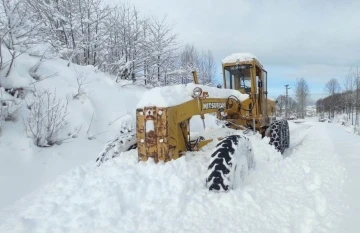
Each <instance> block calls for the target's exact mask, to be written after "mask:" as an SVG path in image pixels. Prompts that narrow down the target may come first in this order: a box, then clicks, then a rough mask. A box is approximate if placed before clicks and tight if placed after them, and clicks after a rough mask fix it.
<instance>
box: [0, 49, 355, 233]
mask: <svg viewBox="0 0 360 233" xmlns="http://www.w3.org/2000/svg"><path fill="white" fill-rule="evenodd" d="M5 55H6V54H5ZM5 58H6V56H5ZM37 62H38V58H36V57H32V56H28V55H26V54H23V55H21V56H19V57H18V58H17V62H16V64H15V69H14V73H12V74H11V76H10V77H12V78H11V79H6V78H4V77H3V76H1V78H0V79H1V80H0V83H1V84H2V85H4V86H5V87H6V88H8V87H20V86H22V85H25V84H29V83H32V82H34V80H33V79H32V77H31V76H29V75H28V71H29V70H30V69H31V67H33V66H34V65H35V64H37ZM19 64H20V65H19ZM54 73H56V74H57V75H56V76H54V77H52V78H48V79H45V80H43V81H41V82H38V83H36V90H50V91H51V90H54V89H55V87H56V93H57V95H58V97H59V98H62V99H66V98H67V99H68V101H69V106H68V111H69V115H68V118H67V120H68V122H69V124H68V127H67V128H66V130H65V134H67V133H74V132H78V133H77V134H76V137H74V138H71V139H69V140H67V141H66V142H65V143H63V144H61V145H55V146H53V147H49V148H39V147H36V146H35V145H34V144H33V141H32V140H31V139H30V138H28V137H27V136H26V134H25V130H24V126H23V122H22V118H23V117H24V118H26V117H27V115H28V113H29V110H28V109H27V107H26V104H25V103H22V107H21V108H20V109H19V111H18V112H17V113H16V117H15V120H14V121H9V122H4V123H3V124H2V129H1V131H2V132H1V136H0V190H1V192H0V232H1V233H3V232H4V233H7V232H11V233H16V232H37V233H41V232H284V233H285V232H294V233H308V232H316V233H318V232H319V233H321V232H344V233H345V232H346V233H353V232H354V233H355V232H358V229H359V223H358V219H359V212H360V201H359V198H358V197H359V196H360V182H359V179H358V177H359V175H360V174H359V171H360V156H359V153H358V152H359V150H360V143H359V141H360V137H359V136H357V135H355V134H353V133H348V128H347V127H345V126H342V125H340V122H339V123H329V124H328V123H323V122H318V119H317V118H314V119H305V120H301V121H299V120H297V121H289V126H290V135H291V139H290V148H288V149H287V150H286V151H285V153H284V154H283V155H281V154H280V153H279V152H277V151H275V149H274V148H273V147H271V146H269V139H268V138H264V139H262V138H261V136H260V135H259V134H256V135H253V133H252V132H251V131H250V132H248V133H247V134H246V136H247V137H249V139H250V141H251V145H252V148H253V152H254V158H255V162H256V169H255V170H254V171H252V173H251V174H250V175H249V176H248V177H247V179H246V180H245V181H244V182H243V183H242V185H240V187H237V188H236V189H234V190H231V191H229V192H226V193H213V192H209V191H208V190H207V189H206V186H205V176H206V172H207V167H208V165H209V161H210V159H211V157H210V153H211V151H212V149H213V148H214V147H215V145H216V143H217V140H215V141H213V142H212V143H210V144H208V145H207V146H205V147H204V148H202V150H201V151H198V152H187V153H186V154H185V155H184V156H183V157H181V158H179V159H177V160H173V161H170V162H167V163H162V162H160V163H158V164H155V163H154V162H153V161H152V160H149V161H147V162H138V158H137V151H136V150H131V151H128V152H122V153H121V154H120V156H118V157H116V158H114V159H112V160H109V161H107V162H105V163H104V164H102V165H101V166H100V167H97V166H96V163H95V159H96V157H97V156H98V154H99V152H101V150H102V149H103V147H104V145H105V144H106V142H107V141H109V140H110V139H112V138H114V137H115V136H116V135H117V133H118V132H119V130H120V129H121V128H123V127H128V126H129V125H134V122H135V120H134V119H135V108H136V107H144V106H149V105H156V106H162V107H167V106H172V105H177V104H179V103H183V102H185V101H188V100H191V99H192V97H191V94H192V90H193V89H194V88H195V87H196V86H199V87H201V88H203V90H205V91H209V95H210V97H214V98H226V97H228V96H229V95H230V94H235V92H236V91H234V93H232V91H231V90H224V89H218V88H212V87H205V86H202V85H195V84H187V85H177V86H172V87H164V88H153V89H150V90H149V89H148V88H147V87H145V86H138V85H133V84H129V83H126V82H123V83H120V84H119V83H115V81H114V77H111V76H110V75H107V74H104V73H101V72H99V71H98V70H96V68H95V67H93V66H84V67H81V66H76V65H73V64H71V65H70V67H68V66H67V62H66V61H64V60H60V59H56V58H53V59H45V60H44V61H43V63H41V65H40V67H39V69H38V72H37V74H38V75H39V76H40V77H47V76H49V75H52V74H54ZM20 74H21V75H20ZM79 74H81V75H84V76H85V77H86V78H87V79H86V83H87V84H86V85H84V86H83V94H81V95H80V96H78V98H74V96H75V95H76V94H77V89H78V87H77V84H76V83H77V82H76V77H77V76H78V75H79ZM20 84H21V85H20ZM6 85H8V86H6ZM25 87H26V88H25V89H26V90H27V91H28V95H27V101H31V100H32V99H31V98H32V97H31V92H32V91H35V90H34V87H33V85H28V86H25ZM29 93H30V94H29ZM236 93H237V94H239V93H238V92H236ZM5 95H6V94H5ZM5 95H4V96H5ZM5 97H6V98H10V99H12V97H10V96H5ZM238 98H239V99H240V100H242V101H243V100H244V99H245V98H247V97H246V96H245V95H239V96H238ZM205 126H206V128H205V129H204V128H203V124H202V120H201V118H200V117H199V116H195V117H193V118H192V120H191V123H190V129H191V136H192V137H197V136H199V135H202V136H204V137H206V138H209V137H211V138H217V137H219V136H225V135H231V134H241V135H242V134H243V132H242V131H234V130H231V129H227V128H222V125H221V124H220V123H219V122H217V120H216V117H215V116H214V115H212V114H206V116H205Z"/></svg>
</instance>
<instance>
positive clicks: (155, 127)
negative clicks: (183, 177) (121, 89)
mask: <svg viewBox="0 0 360 233" xmlns="http://www.w3.org/2000/svg"><path fill="white" fill-rule="evenodd" d="M222 73H223V86H222V87H218V88H221V89H222V90H221V91H222V93H227V92H226V90H223V89H228V93H229V95H228V96H221V97H219V96H218V95H216V94H215V97H214V96H212V95H211V93H216V88H214V87H205V86H201V85H194V86H195V87H194V89H193V93H192V95H191V98H190V99H189V100H187V101H184V102H183V103H180V104H176V105H173V106H166V107H161V106H144V107H141V108H138V109H136V132H135V133H132V134H131V133H130V134H129V135H128V136H127V137H126V138H118V139H117V140H115V141H112V142H111V143H112V144H111V143H110V144H109V145H113V144H114V142H116V143H122V144H123V145H125V144H127V149H132V148H135V147H137V151H138V158H139V161H147V160H148V159H149V158H151V159H153V160H154V161H155V162H156V163H157V162H159V161H163V162H168V161H171V160H173V159H177V158H179V157H181V156H182V155H183V154H184V153H185V152H187V151H198V150H199V149H201V148H202V147H203V146H205V145H207V144H208V143H210V142H211V141H213V140H219V142H218V143H217V145H216V147H215V148H214V150H213V152H212V154H211V160H210V161H209V166H208V173H207V177H206V186H207V187H208V188H209V190H217V191H226V190H228V189H230V188H233V187H234V185H236V183H238V182H239V180H240V179H242V180H243V178H244V175H246V173H247V172H248V171H249V170H251V169H253V168H255V160H254V154H253V150H252V146H251V143H250V141H249V139H248V137H246V136H244V134H243V133H242V132H243V131H250V130H252V131H257V132H259V133H260V134H262V136H263V137H270V144H271V145H273V146H274V147H275V148H276V149H277V150H278V151H280V153H283V152H284V150H285V149H286V148H288V147H289V143H290V135H289V126H288V123H287V121H286V120H276V119H275V104H276V103H275V102H274V101H272V100H269V99H268V97H267V96H268V92H267V72H266V70H265V69H264V68H263V66H262V65H261V63H260V62H259V60H258V59H257V58H256V57H255V56H254V55H252V54H233V55H231V56H229V57H227V58H225V59H224V60H223V61H222ZM193 78H194V83H195V84H198V80H197V74H196V72H193ZM206 89H210V90H211V91H207V90H206ZM214 89H215V90H214ZM219 91H220V90H219ZM234 91H235V92H234ZM234 93H235V94H234ZM236 93H238V94H236ZM239 96H240V97H241V98H239ZM206 114H216V116H217V118H218V119H219V120H220V121H222V122H224V123H225V124H224V126H225V127H229V128H232V129H235V130H239V131H237V132H239V133H236V134H234V135H230V136H226V135H223V136H220V137H215V138H205V137H204V136H201V137H197V138H194V137H192V135H190V119H191V118H192V117H193V116H195V115H199V116H200V117H201V119H202V120H203V123H204V118H205V117H206ZM204 127H205V123H204ZM235 132H236V131H235ZM134 145H136V146H134ZM107 148H109V147H107ZM107 152H108V150H106V149H105V150H104V151H103V153H102V154H101V155H100V157H99V158H98V160H97V161H98V162H103V161H105V160H106V159H107V158H106V156H105V155H106V154H107Z"/></svg>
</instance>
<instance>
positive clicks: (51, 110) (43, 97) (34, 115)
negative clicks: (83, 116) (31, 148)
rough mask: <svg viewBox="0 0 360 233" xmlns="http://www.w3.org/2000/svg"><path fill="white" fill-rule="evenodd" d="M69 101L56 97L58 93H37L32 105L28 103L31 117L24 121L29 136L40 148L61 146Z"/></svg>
mask: <svg viewBox="0 0 360 233" xmlns="http://www.w3.org/2000/svg"><path fill="white" fill-rule="evenodd" d="M67 104H68V103H67V101H66V102H64V101H63V100H61V99H58V98H57V97H56V93H50V92H48V91H37V92H35V93H34V99H33V102H32V103H28V108H29V110H30V111H29V115H28V117H27V119H26V120H25V121H24V123H25V129H26V132H27V134H28V136H30V137H32V138H33V139H34V143H35V144H36V145H37V146H39V147H48V146H52V145H54V144H60V143H61V142H62V141H63V140H64V138H61V134H62V133H63V131H64V129H65V127H66V125H67V123H68V122H67V121H66V117H67V115H68V112H67Z"/></svg>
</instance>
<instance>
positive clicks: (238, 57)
mask: <svg viewBox="0 0 360 233" xmlns="http://www.w3.org/2000/svg"><path fill="white" fill-rule="evenodd" d="M252 59H257V58H256V56H255V55H254V54H252V53H234V54H231V55H230V56H227V57H226V58H224V59H223V60H222V63H223V64H224V63H235V62H237V61H239V62H243V61H251V60H252Z"/></svg>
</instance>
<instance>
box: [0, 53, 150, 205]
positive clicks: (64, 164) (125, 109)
mask: <svg viewBox="0 0 360 233" xmlns="http://www.w3.org/2000/svg"><path fill="white" fill-rule="evenodd" d="M3 51H5V52H4V61H6V60H7V59H9V54H7V53H6V49H4V50H3ZM39 59H40V58H39V57H35V56H30V55H28V54H22V55H20V56H19V57H17V58H16V60H15V65H14V67H13V70H12V71H11V73H10V76H9V77H7V78H5V77H4V72H5V71H6V70H4V71H2V73H1V74H0V77H1V78H0V85H2V86H3V87H4V88H19V87H22V88H24V89H25V93H26V94H27V95H26V97H25V100H19V101H18V102H19V103H20V104H19V105H18V106H19V107H20V109H19V110H18V111H17V112H15V114H14V118H15V120H14V121H13V122H11V121H9V122H5V123H4V124H3V127H2V132H1V136H0V190H1V192H0V209H1V208H3V207H5V206H8V205H10V204H12V203H13V202H14V201H16V200H17V199H19V198H20V197H22V196H23V195H25V194H27V193H29V192H31V191H33V190H34V189H36V188H38V187H40V186H41V185H43V184H45V183H47V182H49V181H51V180H53V179H54V178H55V177H56V176H57V175H59V174H62V173H63V172H65V171H68V170H69V169H71V168H74V167H75V166H78V165H80V164H84V163H85V162H87V161H94V160H95V159H96V157H97V156H98V153H99V152H100V151H101V150H102V149H103V146H104V145H105V143H106V142H107V141H108V140H110V139H112V138H113V137H114V136H115V135H116V134H118V132H119V130H120V129H121V128H122V127H124V126H126V125H129V124H132V125H134V123H135V120H134V119H135V109H134V106H136V105H137V103H138V101H139V99H140V98H141V96H142V95H143V93H144V92H145V91H146V90H147V88H146V87H142V86H135V85H132V84H130V83H129V82H127V81H122V82H121V83H116V82H115V79H114V77H112V76H110V75H108V74H105V73H102V72H100V71H98V70H97V69H96V68H95V67H93V66H78V65H75V64H71V65H70V66H67V65H68V62H67V61H64V60H61V59H58V58H45V59H44V60H43V62H41V63H39ZM37 65H38V66H37ZM36 66H37V67H38V68H37V70H36V72H35V70H34V67H36ZM30 73H31V74H32V75H33V76H34V77H37V78H40V79H43V80H42V81H40V82H36V80H35V79H33V77H32V76H31V75H30ZM79 79H80V81H81V82H82V83H83V85H82V86H81V88H80V93H81V94H80V95H78V96H77V98H74V96H76V95H77V94H79V86H78V81H79ZM44 90H47V91H48V92H51V93H56V96H57V98H58V99H59V100H62V101H63V102H66V101H68V106H67V111H68V115H67V117H66V121H67V122H68V125H67V126H66V127H65V129H64V131H63V134H62V135H61V136H62V137H64V138H66V137H67V135H68V134H74V133H75V134H76V135H75V137H73V138H69V139H68V140H65V141H64V143H63V144H61V145H59V146H58V145H55V146H53V147H50V148H39V147H37V146H35V145H34V144H33V141H32V139H31V138H29V137H27V134H26V132H25V128H24V124H23V119H25V120H26V119H27V117H28V115H29V109H28V108H27V104H29V103H31V102H32V101H33V99H34V94H36V93H38V91H44ZM3 92H4V91H3V88H2V89H1V93H0V94H2V96H3V99H5V98H6V99H5V100H12V99H13V98H12V96H9V95H8V94H6V93H3ZM0 98H1V95H0ZM90 139H91V140H90Z"/></svg>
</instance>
